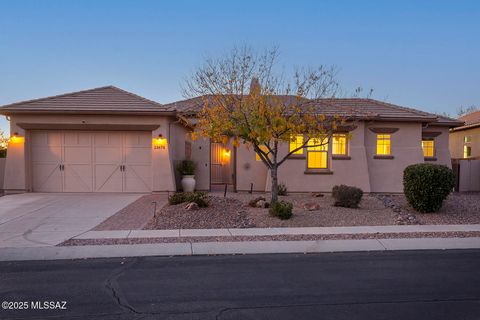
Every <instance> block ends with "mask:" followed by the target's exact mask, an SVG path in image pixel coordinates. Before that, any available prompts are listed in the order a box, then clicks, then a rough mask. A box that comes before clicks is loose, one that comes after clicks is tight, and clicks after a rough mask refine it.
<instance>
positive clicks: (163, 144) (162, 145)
mask: <svg viewBox="0 0 480 320" xmlns="http://www.w3.org/2000/svg"><path fill="white" fill-rule="evenodd" d="M153 148H154V149H166V148H167V138H165V137H164V136H163V135H162V134H159V135H158V138H155V139H153Z"/></svg>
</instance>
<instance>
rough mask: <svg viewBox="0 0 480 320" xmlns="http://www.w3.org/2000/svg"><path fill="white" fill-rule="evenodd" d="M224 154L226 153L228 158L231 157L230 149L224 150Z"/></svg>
mask: <svg viewBox="0 0 480 320" xmlns="http://www.w3.org/2000/svg"><path fill="white" fill-rule="evenodd" d="M223 155H224V156H225V157H226V158H229V157H230V150H227V149H225V151H223Z"/></svg>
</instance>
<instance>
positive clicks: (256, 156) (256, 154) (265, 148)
mask: <svg viewBox="0 0 480 320" xmlns="http://www.w3.org/2000/svg"><path fill="white" fill-rule="evenodd" d="M259 147H260V150H262V151H263V152H265V153H266V154H267V155H268V148H267V146H259ZM255 160H257V161H262V159H261V158H260V156H259V155H258V153H256V152H255Z"/></svg>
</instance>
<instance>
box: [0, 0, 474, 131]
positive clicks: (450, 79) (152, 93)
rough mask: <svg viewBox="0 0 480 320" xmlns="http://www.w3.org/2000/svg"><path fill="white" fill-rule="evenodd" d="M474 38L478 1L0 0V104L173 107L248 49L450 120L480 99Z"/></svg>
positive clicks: (0, 124)
mask: <svg viewBox="0 0 480 320" xmlns="http://www.w3.org/2000/svg"><path fill="white" fill-rule="evenodd" d="M479 35H480V1H453V0H452V1H438V0H436V1H428V0H424V1H365V0H363V1H341V0H340V1H313V0H312V1H298V0H297V1H293V0H292V1H278V0H277V1H259V0H257V1H207V0H204V1H193V0H192V1H182V0H176V1H168V2H167V1H141V0H135V1H133V0H132V1H121V0H116V1H100V0H96V1H89V0H82V1H75V0H69V1H50V0H42V1H14V0H11V1H6V0H0V104H2V105H3V104H7V103H11V102H15V101H19V100H25V99H31V98H38V97H44V96H49V95H54V94H60V93H65V92H71V91H77V90H82V89H88V88H93V87H98V86H104V85H109V84H112V85H115V86H118V87H120V88H123V89H126V90H129V91H132V92H134V93H137V94H139V95H142V96H145V97H147V98H151V99H154V100H157V101H159V102H162V103H166V102H171V101H174V100H177V99H181V98H182V96H181V92H180V83H181V81H182V79H184V78H185V77H187V76H188V75H189V74H190V73H191V72H192V70H193V69H194V68H195V66H197V65H199V64H200V63H201V62H202V60H203V59H204V57H206V56H214V55H219V54H223V53H225V52H227V51H229V50H230V49H231V48H232V47H233V46H235V45H244V44H247V45H250V46H251V47H253V48H256V49H259V50H262V49H265V48H268V47H271V46H274V45H276V46H279V48H280V51H281V60H282V64H283V65H284V66H285V67H287V69H288V67H291V66H303V65H306V66H315V65H319V64H327V65H330V64H334V65H336V66H338V67H339V68H340V69H341V72H340V75H339V78H340V80H341V82H342V85H343V87H344V88H345V89H346V90H350V91H353V89H354V88H355V87H358V86H362V87H364V88H373V89H374V94H373V97H374V98H377V99H380V100H386V101H389V102H392V103H396V104H400V105H405V106H412V107H416V108H419V109H423V110H426V111H431V112H449V113H451V114H455V113H456V109H457V108H458V107H459V106H461V105H464V106H469V105H479V104H480V36H479ZM7 126H8V124H7V122H6V120H4V119H1V120H0V127H1V128H3V129H6V128H7Z"/></svg>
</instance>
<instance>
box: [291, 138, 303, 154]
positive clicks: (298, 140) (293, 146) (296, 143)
mask: <svg viewBox="0 0 480 320" xmlns="http://www.w3.org/2000/svg"><path fill="white" fill-rule="evenodd" d="M302 145H303V135H302V134H297V135H296V136H295V137H294V138H293V139H292V140H290V152H292V151H293V150H295V149H297V148H299V147H301V146H302ZM293 154H303V148H302V149H300V150H297V151H295V152H294V153H293Z"/></svg>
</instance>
